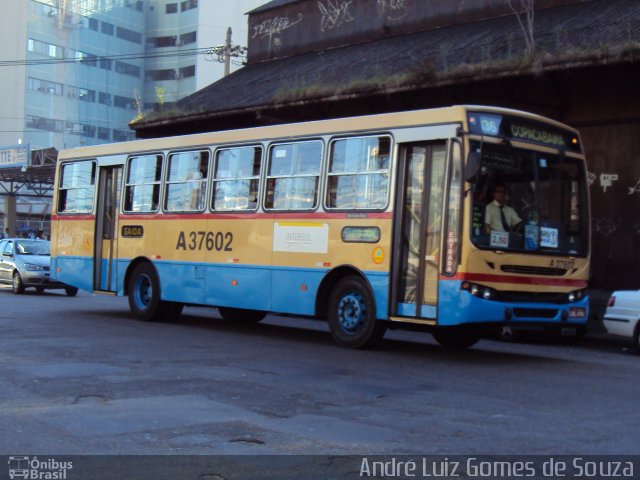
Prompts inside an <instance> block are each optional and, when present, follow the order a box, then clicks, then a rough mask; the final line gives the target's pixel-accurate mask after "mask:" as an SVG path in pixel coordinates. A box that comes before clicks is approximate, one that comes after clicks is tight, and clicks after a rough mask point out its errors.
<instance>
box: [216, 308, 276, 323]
mask: <svg viewBox="0 0 640 480" xmlns="http://www.w3.org/2000/svg"><path fill="white" fill-rule="evenodd" d="M218 312H220V315H221V316H222V318H224V319H225V320H227V321H229V322H238V323H258V322H259V321H261V320H262V319H263V318H264V317H266V316H267V312H263V311H262V310H249V309H246V308H230V307H218Z"/></svg>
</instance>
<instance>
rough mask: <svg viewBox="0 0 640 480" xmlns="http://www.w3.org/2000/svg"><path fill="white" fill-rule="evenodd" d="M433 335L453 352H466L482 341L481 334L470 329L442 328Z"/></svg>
mask: <svg viewBox="0 0 640 480" xmlns="http://www.w3.org/2000/svg"><path fill="white" fill-rule="evenodd" d="M432 335H433V338H435V339H436V341H437V342H438V343H439V344H440V345H441V346H442V347H444V348H448V349H451V350H464V349H465V348H469V347H471V346H473V345H475V344H476V343H477V342H478V340H480V334H479V333H478V332H477V331H476V330H473V329H471V328H468V327H440V328H438V329H437V330H434V331H433V332H432Z"/></svg>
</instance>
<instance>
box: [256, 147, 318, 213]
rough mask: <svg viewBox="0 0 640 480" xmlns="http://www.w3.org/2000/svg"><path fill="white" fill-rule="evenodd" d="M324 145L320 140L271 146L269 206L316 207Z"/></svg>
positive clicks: (290, 208)
mask: <svg viewBox="0 0 640 480" xmlns="http://www.w3.org/2000/svg"><path fill="white" fill-rule="evenodd" d="M322 147H323V145H322V142H321V141H319V140H311V141H303V142H298V143H287V144H279V145H273V146H272V147H271V149H270V151H269V172H268V175H267V194H266V198H265V208H267V209H272V210H312V209H314V208H315V207H316V205H317V203H318V186H319V184H320V165H321V162H322Z"/></svg>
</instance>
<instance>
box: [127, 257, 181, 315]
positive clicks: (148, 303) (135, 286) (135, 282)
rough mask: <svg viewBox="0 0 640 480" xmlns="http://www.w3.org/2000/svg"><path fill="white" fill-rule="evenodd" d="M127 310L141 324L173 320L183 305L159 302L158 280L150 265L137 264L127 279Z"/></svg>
mask: <svg viewBox="0 0 640 480" xmlns="http://www.w3.org/2000/svg"><path fill="white" fill-rule="evenodd" d="M128 291H129V308H130V309H131V313H133V315H134V316H135V317H136V318H137V319H139V320H142V321H143V322H163V321H169V320H173V319H175V318H176V317H177V316H178V315H180V313H181V312H182V308H183V306H184V305H183V304H181V303H175V302H163V301H161V300H160V280H159V279H158V274H157V273H156V270H155V268H153V265H151V264H150V263H140V264H138V265H137V266H136V267H135V268H134V270H133V273H132V274H131V277H130V278H129V288H128Z"/></svg>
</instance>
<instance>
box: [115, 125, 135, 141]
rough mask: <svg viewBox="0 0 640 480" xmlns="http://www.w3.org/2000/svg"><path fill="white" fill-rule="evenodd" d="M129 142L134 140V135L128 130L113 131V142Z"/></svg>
mask: <svg viewBox="0 0 640 480" xmlns="http://www.w3.org/2000/svg"><path fill="white" fill-rule="evenodd" d="M127 140H133V134H132V133H129V132H128V131H126V130H116V129H115V128H114V129H113V141H114V142H126V141H127Z"/></svg>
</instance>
